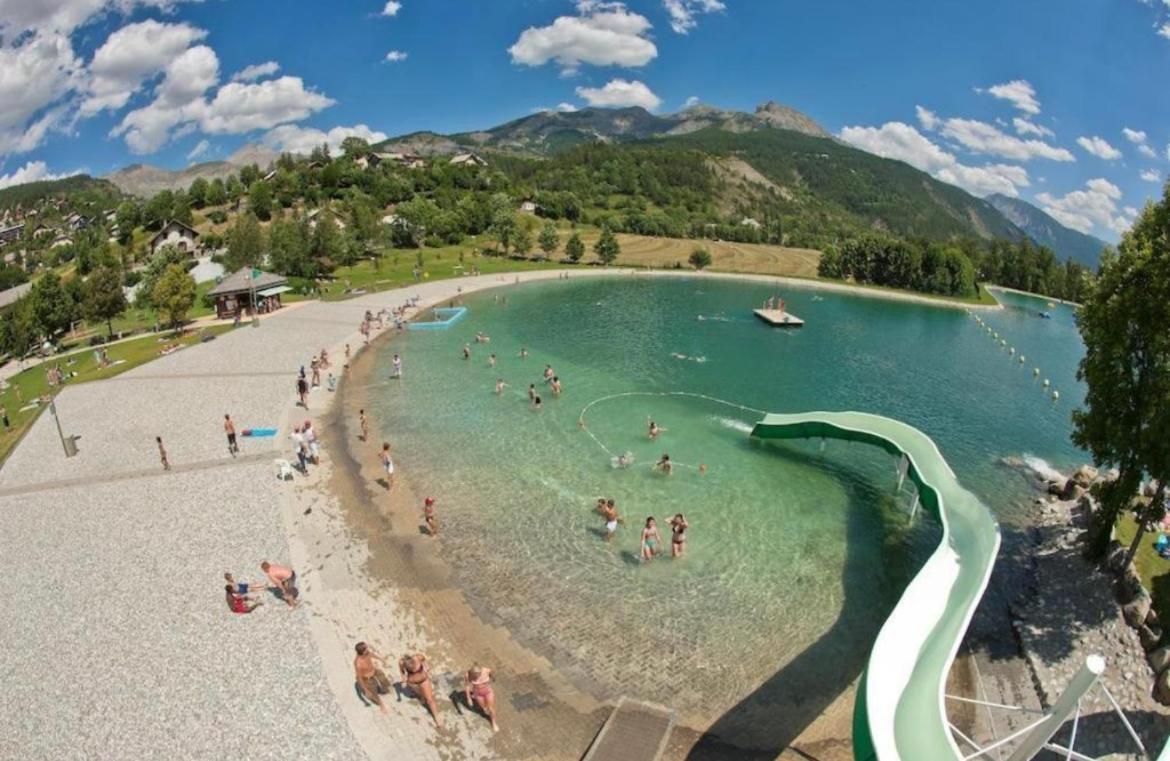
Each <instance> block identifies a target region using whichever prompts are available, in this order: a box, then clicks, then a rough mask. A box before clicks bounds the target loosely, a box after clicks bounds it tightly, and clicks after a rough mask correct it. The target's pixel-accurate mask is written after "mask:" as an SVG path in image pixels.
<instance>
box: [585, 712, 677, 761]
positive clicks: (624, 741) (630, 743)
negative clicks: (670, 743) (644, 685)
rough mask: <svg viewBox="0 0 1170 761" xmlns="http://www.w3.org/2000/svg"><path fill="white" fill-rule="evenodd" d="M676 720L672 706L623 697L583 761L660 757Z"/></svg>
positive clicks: (654, 760) (634, 760)
mask: <svg viewBox="0 0 1170 761" xmlns="http://www.w3.org/2000/svg"><path fill="white" fill-rule="evenodd" d="M674 720H675V717H674V712H673V711H671V710H670V709H669V708H664V707H662V706H657V705H654V704H652V703H642V702H640V701H637V700H630V699H629V698H625V697H623V698H622V699H621V700H619V701H618V704H617V708H615V709H613V713H611V714H610V715H609V718H608V719H606V720H605V724H604V725H602V727H601V731H600V732H598V733H597V737H596V738H594V740H593V744H592V745H591V746H589V750H588V752H586V753H585V756H584V757H583V758H582V759H581V761H658V759H660V758H661V757H662V751H663V750H665V749H666V741H667V740H668V739H669V738H670V731H671V729H673V728H674Z"/></svg>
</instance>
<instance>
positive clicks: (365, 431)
mask: <svg viewBox="0 0 1170 761" xmlns="http://www.w3.org/2000/svg"><path fill="white" fill-rule="evenodd" d="M358 425H359V426H361V429H362V441H369V440H370V419H369V418H367V417H366V411H365V410H364V409H363V410H358Z"/></svg>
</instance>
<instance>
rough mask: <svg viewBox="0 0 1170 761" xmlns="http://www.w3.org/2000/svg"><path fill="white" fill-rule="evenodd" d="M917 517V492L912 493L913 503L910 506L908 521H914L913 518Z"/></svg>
mask: <svg viewBox="0 0 1170 761" xmlns="http://www.w3.org/2000/svg"><path fill="white" fill-rule="evenodd" d="M915 515H918V492H914V502H913V503H912V504H911V505H910V520H911V521H913V520H914V516H915Z"/></svg>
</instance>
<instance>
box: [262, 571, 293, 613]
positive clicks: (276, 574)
mask: <svg viewBox="0 0 1170 761" xmlns="http://www.w3.org/2000/svg"><path fill="white" fill-rule="evenodd" d="M260 570H261V571H264V575H265V576H267V577H268V581H269V582H270V583H269V584H268V585H267V586H268V588H269V589H271V590H273V591H275V592H276V596H277V597H279V598H280V599H282V600H284V601H285V603H287V604H288V606H289V607H290V608H295V607H296V606H297V605H298V600H297V597H298V596H300V592H298V591H297V572H296V571H294V570H293V569H291V568H289V567H288V566H283V565H277V564H276V563H269V562H268V561H267V560H265V561H263V562H262V563H260Z"/></svg>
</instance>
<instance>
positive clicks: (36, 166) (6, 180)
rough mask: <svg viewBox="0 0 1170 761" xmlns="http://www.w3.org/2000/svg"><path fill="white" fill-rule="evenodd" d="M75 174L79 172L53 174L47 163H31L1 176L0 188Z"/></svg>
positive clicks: (57, 178)
mask: <svg viewBox="0 0 1170 761" xmlns="http://www.w3.org/2000/svg"><path fill="white" fill-rule="evenodd" d="M73 174H78V172H70V173H68V174H53V173H52V172H50V171H49V167H48V166H47V165H46V164H45V162H43V161H30V162H28V163H27V164H25V165H24V166H22V167H21V168H20V169H17V170H15V171H13V172H11V173H10V174H4V175H0V188H10V187H12V186H13V185H23V184H24V183H26V182H37V181H39V180H59V179H61V178H62V177H69V176H70V175H73Z"/></svg>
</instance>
